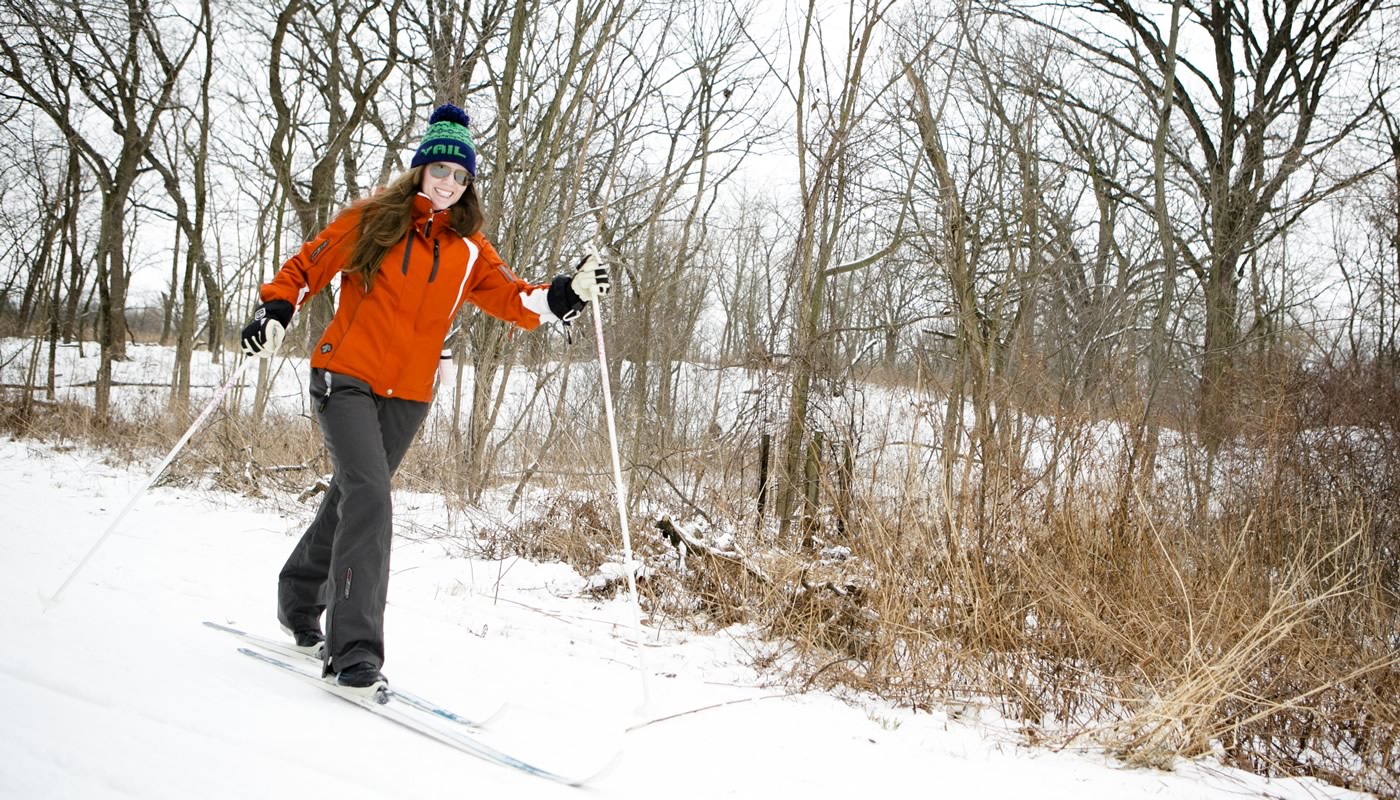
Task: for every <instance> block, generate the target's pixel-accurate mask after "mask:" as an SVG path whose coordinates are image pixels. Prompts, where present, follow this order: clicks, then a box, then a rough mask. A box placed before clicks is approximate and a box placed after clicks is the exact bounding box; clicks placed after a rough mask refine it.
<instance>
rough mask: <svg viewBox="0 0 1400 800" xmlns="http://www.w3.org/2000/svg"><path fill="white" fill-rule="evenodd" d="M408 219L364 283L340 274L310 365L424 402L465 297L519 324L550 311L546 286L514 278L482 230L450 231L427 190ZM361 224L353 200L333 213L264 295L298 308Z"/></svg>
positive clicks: (337, 266) (340, 258)
mask: <svg viewBox="0 0 1400 800" xmlns="http://www.w3.org/2000/svg"><path fill="white" fill-rule="evenodd" d="M412 219H413V222H412V227H411V229H410V231H409V233H408V235H407V236H405V237H404V238H403V240H401V241H400V242H399V243H398V244H395V245H394V246H393V247H390V248H389V250H388V252H386V253H385V254H384V261H383V262H382V264H381V266H380V268H379V273H378V274H377V275H376V276H375V278H374V286H373V289H372V290H371V291H369V292H366V291H365V287H364V281H363V279H362V277H361V276H360V275H359V274H353V275H352V274H344V275H343V276H342V278H341V281H340V299H339V304H338V306H337V308H336V312H335V317H334V319H332V320H331V324H330V326H329V327H328V328H326V331H325V333H323V334H321V340H320V341H319V342H318V343H317V344H316V349H315V351H314V352H313V353H312V355H311V366H312V367H314V368H320V369H324V370H327V371H328V372H333V373H341V374H344V375H349V376H351V377H355V378H359V379H360V380H362V381H364V382H366V383H368V384H369V385H370V386H371V387H372V388H373V390H374V393H375V394H377V395H380V396H382V397H397V398H400V399H403V400H416V401H420V402H428V401H430V400H432V397H433V376H434V375H435V374H436V372H437V367H438V361H439V359H440V358H441V355H442V345H443V341H444V340H445V339H446V337H447V334H448V331H449V329H450V327H451V325H452V320H453V318H454V317H455V316H456V315H457V310H458V309H459V308H460V307H461V305H462V302H463V301H464V300H465V301H468V302H470V303H471V304H472V305H474V306H476V307H477V308H479V309H481V310H482V311H485V312H486V313H487V314H490V315H491V316H493V317H496V318H497V319H501V320H505V321H506V322H511V323H514V324H515V325H518V326H519V327H521V328H524V329H525V330H531V329H533V328H535V327H537V326H539V324H540V322H541V315H542V314H543V315H547V318H548V319H553V318H554V315H553V314H550V313H549V311H548V303H547V301H546V299H545V298H546V295H547V291H548V288H549V285H548V284H532V283H528V282H526V281H523V280H521V279H520V278H518V277H516V275H515V274H514V273H513V272H511V271H510V269H509V268H508V267H506V265H505V262H503V261H502V260H501V257H500V256H499V255H498V254H497V253H496V248H494V247H492V246H491V243H490V242H488V241H486V238H485V237H484V236H482V235H481V234H480V233H476V234H473V235H471V236H468V237H462V236H460V235H458V234H457V232H456V231H453V230H452V229H451V228H449V227H448V217H447V212H446V211H434V210H433V206H432V202H431V201H430V200H429V199H428V197H427V196H426V195H422V194H420V195H418V196H417V197H416V198H414V206H413V216H412ZM359 223H360V209H359V208H358V207H356V206H351V207H350V208H348V209H346V210H345V211H343V212H341V213H340V215H339V216H337V217H336V218H335V219H334V220H332V221H331V224H330V225H327V226H326V228H325V230H323V231H321V232H320V233H319V234H318V235H317V236H316V238H314V239H312V240H311V241H309V242H306V243H305V244H303V245H302V246H301V250H300V251H299V252H297V253H296V255H293V256H292V257H291V258H289V259H287V261H286V263H284V264H283V265H282V268H281V269H280V270H278V271H277V275H276V276H275V277H273V279H272V281H270V282H269V283H265V284H263V286H262V290H261V295H262V300H263V302H268V301H270V300H285V301H287V302H289V303H291V304H292V305H293V306H295V307H296V308H298V309H299V308H301V304H302V302H303V301H304V300H305V299H306V298H307V297H311V296H313V295H315V294H316V292H319V291H321V289H323V288H325V286H326V284H328V283H330V281H331V279H332V278H334V277H335V276H336V275H337V274H341V271H342V270H343V269H344V268H345V267H346V266H347V265H348V264H349V262H350V253H351V251H352V250H353V249H354V246H355V240H356V239H357V238H358V235H359ZM527 304H528V305H527ZM532 309H535V310H532Z"/></svg>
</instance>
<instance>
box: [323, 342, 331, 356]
mask: <svg viewBox="0 0 1400 800" xmlns="http://www.w3.org/2000/svg"><path fill="white" fill-rule="evenodd" d="M330 351H331V343H330V342H326V343H325V344H323V345H321V355H325V354H326V353H329V352H330Z"/></svg>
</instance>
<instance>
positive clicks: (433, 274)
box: [428, 239, 438, 283]
mask: <svg viewBox="0 0 1400 800" xmlns="http://www.w3.org/2000/svg"><path fill="white" fill-rule="evenodd" d="M437 271H438V240H437V239H434V240H433V271H432V272H430V273H428V283H432V282H433V281H434V280H436V279H437Z"/></svg>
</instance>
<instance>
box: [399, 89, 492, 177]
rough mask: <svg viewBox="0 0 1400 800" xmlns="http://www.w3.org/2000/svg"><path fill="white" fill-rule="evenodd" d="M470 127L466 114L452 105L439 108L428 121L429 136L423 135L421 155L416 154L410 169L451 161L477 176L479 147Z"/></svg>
mask: <svg viewBox="0 0 1400 800" xmlns="http://www.w3.org/2000/svg"><path fill="white" fill-rule="evenodd" d="M470 123H471V118H470V117H468V116H467V114H466V112H465V111H463V110H462V109H460V108H458V107H456V106H454V105H452V104H451V103H443V104H442V105H440V106H438V107H437V110H436V111H434V112H433V115H432V116H431V117H429V118H428V132H427V133H425V134H423V143H422V144H420V145H418V152H416V153H414V154H413V161H412V162H411V163H410V164H409V166H413V167H420V166H422V165H424V164H431V163H433V162H435V161H450V162H452V163H453V164H461V165H462V166H464V167H466V168H467V172H469V173H471V174H472V175H473V176H475V175H476V145H474V144H473V143H472V134H471V131H469V130H467V125H468V124H470Z"/></svg>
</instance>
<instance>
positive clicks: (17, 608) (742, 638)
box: [0, 440, 1361, 800]
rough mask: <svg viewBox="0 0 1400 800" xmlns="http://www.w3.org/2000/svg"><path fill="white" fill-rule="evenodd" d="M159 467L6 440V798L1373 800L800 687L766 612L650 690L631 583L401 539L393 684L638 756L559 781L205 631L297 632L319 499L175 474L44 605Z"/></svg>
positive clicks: (662, 652) (687, 644) (547, 739)
mask: <svg viewBox="0 0 1400 800" xmlns="http://www.w3.org/2000/svg"><path fill="white" fill-rule="evenodd" d="M150 466H154V463H152V464H151V465H150ZM145 478H146V475H145V474H144V473H142V472H139V471H137V470H132V471H126V470H118V469H113V468H111V467H108V466H106V465H105V464H104V463H103V460H102V458H101V457H100V455H99V454H96V453H93V452H88V451H84V450H82V449H56V448H54V447H51V446H49V445H45V444H41V443H36V442H32V441H22V440H19V441H17V440H7V441H4V442H0V493H3V496H2V497H0V607H2V608H3V609H4V613H3V614H0V637H2V638H3V641H4V643H5V646H4V647H3V648H0V698H4V700H3V714H0V754H3V755H0V797H5V798H108V797H132V798H181V799H182V800H183V799H184V798H240V799H241V798H248V797H304V796H307V795H308V794H312V793H314V794H321V793H325V792H328V793H329V795H330V796H333V797H337V798H378V797H384V798H419V797H489V798H556V797H557V798H564V797H584V796H591V797H597V798H653V797H657V796H661V797H668V798H692V797H693V798H710V797H740V798H747V797H764V798H779V797H803V798H828V797H829V798H866V797H930V798H960V797H977V798H1000V797H1007V798H1028V797H1033V798H1038V799H1040V800H1044V799H1046V798H1075V800H1098V799H1099V798H1102V800H1110V799H1113V800H1120V799H1121V798H1137V797H1144V798H1145V797H1153V798H1160V797H1179V798H1221V800H1226V799H1229V800H1238V798H1241V797H1269V798H1322V797H1328V798H1344V797H1360V796H1361V795H1357V794H1354V793H1350V792H1345V791H1342V790H1339V789H1333V788H1330V787H1327V786H1324V785H1322V784H1319V783H1316V782H1313V781H1266V780H1264V779H1262V778H1259V777H1256V776H1252V775H1248V774H1245V773H1240V772H1236V771H1233V770H1228V769H1223V768H1219V767H1217V766H1214V765H1211V764H1208V763H1193V764H1183V765H1182V766H1180V767H1179V768H1178V769H1177V770H1176V771H1175V772H1172V773H1164V772H1155V771H1146V770H1131V769H1124V768H1121V767H1117V766H1115V765H1113V764H1112V763H1111V762H1109V761H1108V760H1107V759H1105V758H1104V757H1102V756H1100V755H1096V754H1093V753H1069V752H1049V751H1045V750H1038V749H1027V748H1025V747H1022V746H1020V745H1018V744H1017V742H1016V738H1015V736H1014V734H1013V733H1012V732H1011V727H1010V725H1009V724H1004V723H1002V722H1001V721H999V720H997V719H995V718H994V717H993V716H991V715H989V714H985V715H979V714H978V713H977V712H976V710H975V709H965V710H964V713H961V714H958V715H957V716H956V717H950V716H949V715H947V714H945V713H943V712H941V711H940V712H935V713H932V714H929V713H917V714H915V713H912V712H910V711H908V710H903V709H895V708H890V707H888V706H887V705H884V704H882V703H880V702H877V701H874V700H867V701H864V702H857V703H850V702H842V701H839V700H837V699H834V698H831V697H827V696H823V695H820V694H805V695H790V694H788V693H787V692H786V691H785V690H783V689H781V688H778V687H772V686H767V687H765V686H763V685H762V684H763V679H762V677H761V676H759V675H757V674H755V672H754V671H753V670H752V669H751V668H750V667H749V666H748V664H749V663H751V661H750V660H751V658H752V654H754V653H755V652H757V651H758V650H760V649H761V648H762V645H761V644H760V643H757V642H755V641H754V640H752V639H751V638H750V636H749V632H748V631H746V630H743V629H732V630H728V631H722V632H720V633H717V634H713V635H705V636H701V635H695V634H692V633H686V632H678V631H675V630H672V629H663V630H661V631H656V630H651V631H649V638H650V640H651V641H652V643H653V645H654V646H650V647H646V648H643V650H642V659H643V662H644V664H645V669H646V674H647V675H648V680H647V682H646V685H647V696H648V701H647V703H646V704H645V705H643V706H639V700H640V699H641V696H642V690H641V687H642V682H641V680H640V679H639V674H640V673H639V670H638V663H639V661H638V658H637V655H636V653H635V652H634V651H633V650H632V649H631V648H629V647H628V646H627V645H626V644H625V641H624V635H625V630H626V624H627V620H628V619H629V615H628V613H627V608H626V606H625V604H624V603H623V602H621V601H614V602H607V603H602V602H599V601H596V600H592V599H584V598H582V597H581V596H580V591H579V590H580V589H581V588H582V587H583V586H584V583H585V581H584V580H583V578H581V577H580V576H579V575H577V574H575V573H574V572H573V571H572V570H571V569H569V568H567V567H564V566H561V565H558V564H534V563H528V562H525V561H521V560H515V559H512V560H507V561H482V560H475V559H470V558H464V557H460V556H457V555H454V554H453V553H451V552H449V551H450V550H451V549H452V548H450V547H449V546H446V545H445V543H443V542H434V541H427V542H416V543H414V542H404V541H400V542H399V543H398V545H397V547H396V549H395V551H394V556H393V559H394V578H393V583H392V585H391V592H390V602H389V609H388V621H387V627H388V648H389V660H388V663H387V664H386V665H385V672H386V674H387V675H388V676H389V678H390V680H391V682H394V683H396V684H399V685H401V686H403V687H404V688H406V689H410V690H412V691H414V692H417V693H418V694H421V695H424V696H427V697H430V698H432V699H434V700H436V701H437V702H439V703H442V704H444V705H446V706H448V707H451V708H454V709H455V710H460V711H462V712H463V713H470V712H471V711H472V710H474V709H481V708H489V707H491V706H493V705H494V704H496V703H499V702H505V703H507V704H508V708H507V711H506V712H505V713H504V714H503V715H502V716H501V717H500V718H499V719H498V720H496V721H493V723H492V724H491V726H490V727H489V729H488V730H487V731H486V733H485V734H483V735H484V736H488V737H489V741H492V742H494V743H497V744H499V745H501V746H503V747H507V748H508V749H513V750H515V751H518V752H520V753H521V754H528V755H529V756H531V757H532V758H536V759H537V760H539V761H540V762H541V763H542V764H544V765H546V766H552V767H555V768H558V769H580V768H585V767H586V765H589V764H595V763H598V762H599V761H600V760H604V759H606V758H607V757H608V756H609V755H610V754H611V753H612V752H614V751H615V750H616V749H618V748H621V750H622V751H623V756H622V758H621V760H620V761H619V762H618V763H617V764H616V765H615V766H614V768H613V769H612V770H611V771H610V772H608V773H607V774H605V775H603V776H601V777H600V778H599V779H597V780H596V781H594V782H593V783H592V784H591V785H590V787H589V788H587V789H574V788H569V787H565V786H560V785H556V784H551V783H546V782H543V781H541V780H539V779H536V778H531V777H526V776H523V775H521V774H519V773H516V772H514V771H512V770H509V769H506V768H503V767H500V766H496V765H492V764H487V763H485V762H482V761H479V760H476V759H474V758H472V757H470V756H467V755H465V754H462V753H459V752H457V751H456V750H453V749H450V748H448V747H446V746H444V745H441V744H439V743H437V742H434V741H430V740H428V739H426V738H423V737H421V736H419V735H417V734H415V733H413V732H411V731H408V730H404V729H401V728H399V727H397V726H395V725H393V724H391V723H389V722H387V721H385V720H382V719H379V718H377V717H375V716H373V715H371V714H368V713H366V712H364V711H362V710H359V709H356V708H354V707H352V706H350V705H349V704H346V703H343V702H340V701H339V700H337V699H336V698H334V697H331V696H330V695H329V694H327V693H324V692H321V691H318V690H317V689H316V688H315V687H312V686H308V685H305V684H303V683H301V682H299V681H296V680H295V679H293V678H292V677H291V676H287V675H285V674H283V673H281V672H278V671H276V670H274V669H271V668H269V667H266V666H264V665H261V664H258V663H255V662H254V661H252V660H251V659H248V658H245V657H243V656H241V655H239V654H238V653H237V652H236V650H235V645H236V641H235V640H234V639H233V638H231V637H229V636H227V635H225V634H221V633H219V632H216V631H212V630H209V629H206V628H204V627H202V626H201V624H200V623H201V622H202V621H203V620H214V621H218V622H225V623H230V624H235V625H239V626H242V627H245V628H247V629H250V630H254V631H257V632H261V633H264V634H268V635H276V634H277V630H276V622H275V619H274V615H273V594H274V588H275V581H276V573H277V570H278V568H279V567H280V565H281V563H282V560H283V558H284V557H285V556H286V553H287V551H288V550H289V548H290V547H291V545H292V542H293V537H295V536H296V535H297V534H298V533H299V531H300V528H301V526H302V525H303V524H304V523H305V521H306V519H307V518H308V517H309V514H310V513H311V512H310V509H309V508H308V509H307V510H306V512H305V514H301V515H298V516H297V517H296V518H291V517H285V516H281V515H279V514H277V513H275V512H272V511H270V510H269V509H268V508H267V507H265V506H262V507H260V504H259V503H258V502H255V501H251V500H248V499H246V498H243V497H241V496H238V495H232V494H228V493H222V492H217V491H205V490H192V489H176V488H158V489H155V490H153V491H152V492H151V493H150V494H149V495H147V496H146V497H145V498H144V499H143V500H141V501H140V503H139V504H138V505H137V506H136V508H135V510H134V511H133V512H132V513H131V515H130V516H128V517H127V519H126V521H125V522H124V523H123V524H122V526H121V527H120V528H119V529H118V530H117V532H116V533H115V534H113V535H112V536H111V537H110V538H109V539H108V540H107V542H106V543H105V544H104V546H103V547H102V548H101V549H100V550H99V551H98V552H97V554H96V556H95V557H94V558H93V560H92V561H91V562H90V563H89V565H88V566H87V567H86V568H85V569H84V570H83V572H82V573H81V574H80V576H79V578H78V579H77V580H75V581H74V582H73V583H72V584H70V586H69V587H68V589H67V590H66V591H65V592H64V594H63V596H62V598H61V602H60V603H59V604H58V605H57V606H56V607H53V608H51V609H49V610H47V611H45V609H44V607H43V605H42V603H41V602H40V593H41V592H44V593H52V592H53V591H54V590H55V589H56V588H57V587H58V586H59V585H60V584H61V583H62V582H63V580H64V578H66V577H67V575H68V574H69V572H70V571H71V570H72V569H73V567H74V566H75V565H76V564H77V561H78V559H79V558H80V557H81V556H82V554H83V553H85V552H86V551H87V549H88V548H89V547H90V546H91V545H92V544H93V542H94V541H95V540H96V538H97V537H98V536H99V535H100V534H101V532H102V531H103V530H104V529H105V528H106V527H107V526H108V524H109V523H110V521H111V519H112V518H113V516H114V515H115V513H116V512H117V511H118V510H119V509H120V508H121V507H122V506H123V505H125V504H126V502H127V500H128V499H129V498H130V497H131V495H132V493H134V492H135V491H136V490H137V489H139V488H140V486H141V485H142V484H143V482H144V480H145ZM397 504H398V506H399V508H400V509H402V511H403V513H404V514H405V515H406V516H407V517H410V518H416V519H418V520H419V521H426V519H427V518H431V517H432V515H434V514H438V513H441V512H440V510H439V509H438V508H437V507H436V505H435V503H434V502H433V501H432V498H429V497H424V496H415V495H400V496H399V497H398V498H397ZM691 711H693V712H694V713H685V712H691ZM673 715H679V716H673ZM666 717H670V718H669V719H663V718H666ZM653 720H656V721H655V722H652V721H653ZM648 722H650V723H651V724H647V723H648ZM629 727H631V728H633V730H632V731H631V732H629V733H625V732H624V730H625V729H627V728H629Z"/></svg>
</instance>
